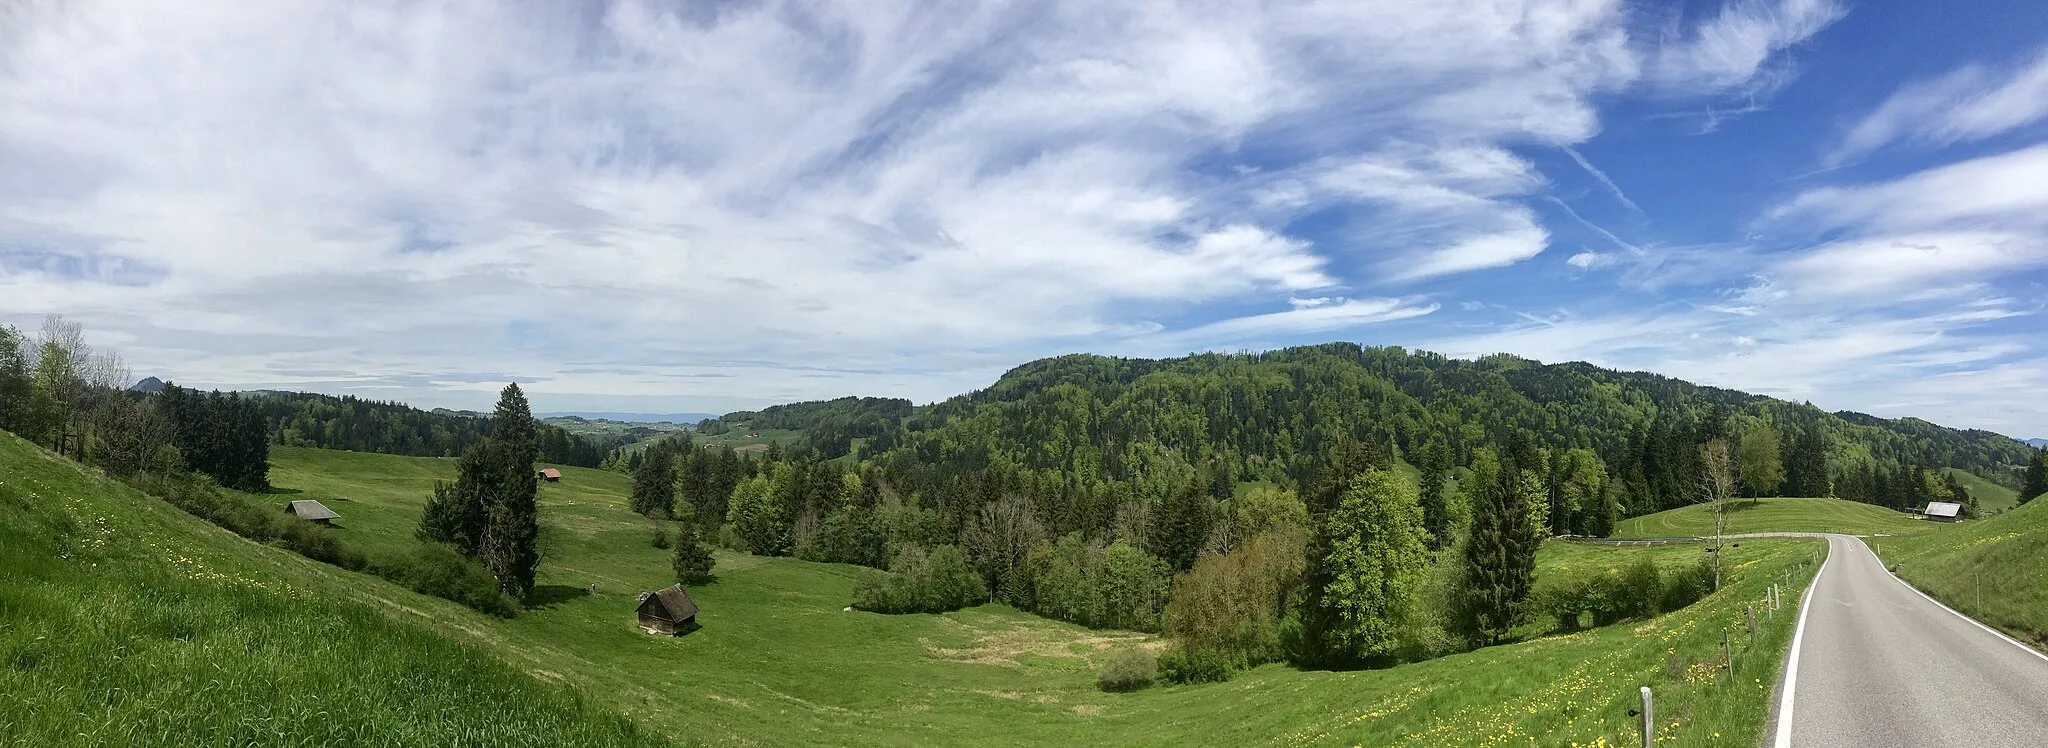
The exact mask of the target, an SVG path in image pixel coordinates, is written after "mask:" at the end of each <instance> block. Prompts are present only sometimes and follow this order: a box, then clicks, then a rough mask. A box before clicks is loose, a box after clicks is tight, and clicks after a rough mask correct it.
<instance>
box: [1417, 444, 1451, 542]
mask: <svg viewBox="0 0 2048 748" xmlns="http://www.w3.org/2000/svg"><path fill="white" fill-rule="evenodd" d="M1421 467H1422V485H1421V489H1422V490H1421V502H1422V527H1423V530H1425V531H1426V532H1428V534H1429V547H1430V550H1437V549H1441V548H1443V547H1444V546H1446V545H1449V544H1450V542H1451V508H1450V499H1449V497H1447V496H1445V495H1444V487H1445V485H1446V484H1447V483H1449V482H1450V473H1451V448H1450V447H1449V446H1448V445H1445V444H1444V443H1443V442H1441V441H1437V440H1431V441H1430V442H1429V446H1426V447H1423V448H1422V466H1421Z"/></svg>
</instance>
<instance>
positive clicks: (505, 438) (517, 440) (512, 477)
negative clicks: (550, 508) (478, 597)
mask: <svg viewBox="0 0 2048 748" xmlns="http://www.w3.org/2000/svg"><path fill="white" fill-rule="evenodd" d="M488 441H489V442H491V444H492V448H491V450H490V451H491V452H492V453H493V456H494V457H495V458H496V459H494V460H490V461H489V462H490V463H491V464H489V465H488V467H487V468H486V469H487V470H489V471H490V476H489V477H488V478H486V482H487V483H488V484H489V485H490V486H491V488H492V491H491V492H490V494H487V501H486V502H485V504H484V535H483V539H482V542H481V543H480V544H479V545H478V547H477V556H478V557H479V559H480V560H482V561H483V563H484V568H486V569H489V570H490V571H491V574H492V575H493V576H496V577H497V578H498V587H499V588H500V589H501V590H503V591H504V592H505V594H506V595H508V596H510V597H511V598H513V599H515V600H518V599H523V598H525V597H526V593H527V591H528V590H531V589H533V574H534V570H535V569H536V568H537V567H539V565H540V553H539V548H538V547H537V541H538V540H539V539H540V513H539V497H540V481H539V478H538V477H537V476H536V475H535V474H534V470H533V463H534V460H535V459H537V458H538V457H539V445H538V443H537V441H536V439H535V428H534V423H533V409H532V407H530V406H529V405H527V402H526V394H525V393H523V392H521V391H519V385H518V384H508V385H505V389H504V391H503V392H502V393H500V394H499V395H498V407H497V410H496V411H495V412H494V413H493V414H492V415H491V438H490V439H489V440H488Z"/></svg>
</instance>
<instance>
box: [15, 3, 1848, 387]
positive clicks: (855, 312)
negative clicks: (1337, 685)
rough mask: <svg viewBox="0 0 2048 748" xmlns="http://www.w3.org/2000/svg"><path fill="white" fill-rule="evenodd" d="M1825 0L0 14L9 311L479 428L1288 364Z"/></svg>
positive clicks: (1450, 262) (1417, 298)
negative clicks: (1648, 106) (1149, 361)
mask: <svg viewBox="0 0 2048 748" xmlns="http://www.w3.org/2000/svg"><path fill="white" fill-rule="evenodd" d="M1770 8H1776V9H1777V10H1768V9H1770ZM1830 8H1833V6H1831V5H1827V4H1819V3H1813V2H1810V1H1809V0H1786V1H1785V2H1783V3H1781V4H1779V5H1763V4H1758V3H1753V2H1747V1H1746V0H1745V1H1744V2H1739V3H1737V4H1736V5H1733V6H1730V10H1728V11H1727V12H1724V13H1722V14H1720V15H1717V16H1714V17H1712V18H1710V19H1709V20H1708V21H1707V22H1706V24H1705V25H1704V26H1702V27H1700V28H1697V29H1692V28H1680V29H1675V30H1673V33H1672V35H1671V36H1670V38H1668V39H1652V38H1641V37H1633V38H1632V37H1631V31H1630V14H1631V12H1632V9H1631V8H1629V7H1628V6H1626V5H1625V4H1623V3H1622V2H1619V1H1618V0H1590V1H1582V2H1533V1H1532V2H1526V3H1505V4H1503V3H1496V2H1488V1H1481V0H1470V1H1469V2H1463V1H1461V2H1451V3H1448V4H1444V3H1438V4H1393V3H1354V2H1318V1H1315V0H1303V1H1302V2H1281V3H1274V4H1247V5H1233V6H1215V5H1211V4H1200V3H1180V2H1162V3H1151V4H1143V5H1121V6H1113V7H1106V6H1102V5H1100V4H1090V3H1070V2H1053V3H1043V2H1001V1H991V2H978V3H959V4H940V5H930V4H926V5H901V6H874V5H868V4H835V3H796V2H778V1H776V0H761V1H759V2H745V3H733V4H721V5H718V6H717V7H715V8H714V7H712V6H708V5H690V4H682V5H677V4H667V3H656V2H637V1H635V0H622V1H621V2H615V3H608V4H547V3H542V4H515V5H505V4H502V3H492V2H482V1H481V0H475V1H472V0H447V1H445V2H396V1H395V0H348V1H345V2H335V3H324V4H320V5H317V6H309V7H308V6H298V7H284V6H277V5H267V4H253V5H252V4H247V3H225V2H190V3H178V4H175V5H156V6H151V5H134V4H125V3H106V2H76V3H14V4H8V5H5V6H4V7H0V55H4V59H0V101H5V102H7V106H5V107H0V163H4V164H5V167H6V168H0V319H6V320H11V321H16V322H25V321H29V320H32V318H33V316H34V315H38V314H40V313H43V312H48V311H61V312H66V313H70V314H73V315H74V316H76V317H77V318H79V319H80V320H82V321H84V322H85V323H86V324H87V325H88V327H89V329H90V330H91V333H92V335H94V336H95V340H97V341H101V342H107V343H109V344H118V345H119V346H120V347H121V348H122V349H123V352H124V354H126V355H127V356H128V357H129V358H130V359H131V360H132V361H135V362H136V363H137V364H138V365H140V366H141V367H143V368H144V369H145V370H147V371H149V372H150V373H161V374H167V375H171V376H174V377H176V378H179V379H182V380H186V381H189V382H192V383H197V384H207V385H225V386H237V385H245V386H255V385H278V384H289V383H292V382H302V383H306V384H307V386H320V387H330V386H331V387H338V388H344V389H345V388H349V387H356V386H360V387H363V388H371V387H375V388H377V390H376V391H377V392H378V393H379V395H380V396H388V397H400V398H404V399H411V400H415V401H417V402H420V403H421V404H426V405H437V404H451V405H465V406H475V405H478V404H480V403H482V402H484V401H485V400H486V399H487V397H488V390H489V388H490V384H489V383H488V382H483V381H479V378H478V377H477V376H475V374H476V373H478V372H483V373H488V374H491V375H492V376H497V375H500V374H502V375H505V376H508V377H516V378H518V379H521V380H522V381H527V382H531V383H533V384H534V387H533V389H534V391H535V393H536V396H537V397H542V398H545V397H561V398H579V397H580V398H602V397H605V396H612V397H617V398H620V400H621V402H620V405H621V406H622V407H623V406H625V405H627V404H628V403H630V402H636V401H645V402H655V400H654V399H657V398H671V399H665V400H659V402H660V404H659V405H658V406H649V407H656V408H659V409H692V408H693V407H695V406H693V405H692V402H698V401H691V400H688V399H682V400H676V399H673V398H678V397H695V398H699V399H700V400H699V401H701V402H718V403H726V404H730V403H733V402H737V401H739V400H744V399H747V398H753V399H754V400H753V402H755V403H757V404H758V403H765V402H770V401H775V400H788V399H796V398H804V397H817V396H827V395H838V394H844V393H847V392H864V393H884V394H897V395H904V396H910V397H916V398H920V399H931V398H936V397H940V396H944V395H947V394H951V393H954V392H958V391H961V390H964V389H968V388H970V387H974V386H978V385H981V384H985V383H986V382H987V381H988V379H989V378H991V377H993V376H994V375H995V373H997V372H999V371H1000V370H1001V369H1003V368H1005V367H1007V366H1008V365H1011V364H1014V363H1016V362H1017V361H1020V360H1023V359H1027V358H1030V357H1034V356H1038V355H1044V354H1047V353H1058V352H1066V351H1071V350H1076V349H1083V350H1093V349H1099V348H1103V347H1114V346H1122V345H1125V344H1127V343H1129V342H1130V341H1133V340H1141V341H1143V340H1150V341H1154V342H1155V343H1156V345H1157V346H1161V347H1164V346H1180V347H1184V348H1187V349H1193V348H1200V347H1206V346H1211V345H1219V344H1223V343H1229V342H1239V341H1245V340H1265V341H1273V342H1289V341H1298V340H1300V339H1302V336H1327V335H1331V334H1334V333H1340V332H1344V331H1352V330H1358V329H1361V328H1362V326H1367V325H1383V324H1394V323H1399V322H1402V321H1404V320H1411V321H1412V320H1421V319H1426V317H1427V315H1429V314H1431V313H1433V312H1435V311H1436V310H1437V307H1436V306H1435V305H1434V304H1433V303H1430V302H1427V301H1426V300H1424V297H1423V296H1422V295H1421V293H1422V292H1420V291H1417V290H1416V289H1415V287H1416V286H1417V285H1418V284H1422V283H1433V284H1445V283H1449V282H1451V281H1452V280H1454V279H1457V278H1461V277H1468V276H1472V275H1476V274H1480V273H1482V272H1483V271H1494V272H1500V269H1502V268H1516V267H1517V266H1521V265H1525V264H1527V262H1528V260H1529V259H1530V258H1533V257H1537V256H1540V255H1541V254H1542V253H1544V252H1546V251H1547V250H1548V246H1549V244H1550V241H1551V235H1552V232H1551V229H1550V227H1546V226H1545V225H1543V221H1542V218H1541V216H1540V215H1539V214H1538V213H1537V212H1535V211H1534V210H1532V209H1531V207H1530V202H1531V201H1533V200H1536V199H1537V198H1538V196H1539V195H1540V194H1541V193H1543V192H1544V191H1545V190H1547V189H1548V181H1547V180H1546V179H1545V178H1544V177H1543V175H1542V174H1541V173H1539V171H1538V170H1537V168H1536V167H1535V166H1534V165H1532V164H1531V163H1530V162H1529V161H1528V160H1527V158H1525V157H1524V156H1523V155H1519V154H1518V152H1517V149H1526V148H1530V147H1532V144H1533V147H1538V148H1546V149H1547V148H1551V147H1571V146H1573V145H1574V144H1577V143H1581V142H1584V141H1585V140H1587V139H1589V138H1592V137H1594V136H1595V135H1597V134H1598V133H1599V132H1600V129H1601V109H1600V107H1601V99H1602V97H1609V96H1622V95H1627V94H1629V93H1630V92H1634V91H1638V90H1639V88H1640V87H1642V86H1643V85H1644V83H1645V81H1648V82H1649V83H1650V84H1651V85H1652V86H1654V87H1660V88H1665V87H1668V88H1675V89H1683V90H1684V91H1686V92H1692V93H1698V94H1702V95H1713V94H1716V93H1719V92H1720V91H1722V90H1724V89H1729V90H1735V89H1742V88H1744V87H1747V86H1749V85H1750V83H1751V81H1753V80H1754V79H1755V77H1756V76H1757V74H1758V73H1757V71H1759V70H1767V69H1768V68H1769V67H1770V65H1771V64H1772V60H1774V59H1777V58H1776V56H1777V55H1781V54H1782V53H1783V50H1785V49H1786V48H1788V47H1789V46H1791V45H1794V44H1797V43H1798V42H1799V41H1800V40H1803V39H1805V38H1807V37H1808V36H1810V35H1811V34H1812V33H1813V32H1814V30H1816V29H1817V28H1818V27H1819V26H1824V25H1825V19H1828V18H1830V17H1832V15H1833V13H1834V12H1833V11H1832V10H1829V9H1830ZM1758 19H1761V20H1758ZM1659 95H1660V96H1662V95H1664V94H1659ZM1632 186H1633V185H1632ZM1616 194H1617V196H1618V197H1619V198H1620V199H1622V200H1624V201H1626V197H1625V196H1621V195H1620V193H1619V190H1618V189H1617V190H1616ZM1361 289H1366V290H1361ZM1315 298H1330V299H1342V301H1333V302H1330V303H1326V304H1299V305H1297V304H1293V303H1291V302H1289V300H1291V299H1315ZM1246 309H1249V310H1254V312H1253V313H1251V314H1248V315H1245V316H1231V315H1232V313H1234V312H1224V311H1222V310H1246ZM1265 309H1279V310H1280V311H1272V312H1265V311H1257V310H1265ZM1161 320H1167V321H1169V322H1162V321H1161ZM280 359H289V360H288V361H281V360H280ZM819 361H831V362H834V365H835V366H836V367H837V368H835V370H834V371H832V372H828V373H829V374H830V375H831V376H834V377H838V379H834V380H829V381H821V380H819V379H818V377H816V376H815V375H816V374H819V373H820V372H816V371H812V370H810V369H807V368H806V367H811V366H815V365H816V363H817V362H819ZM280 366H282V368H279V367H280ZM324 371H349V372H357V373H358V375H357V376H354V377H335V376H328V375H311V374H307V373H306V372H324ZM294 372H297V373H294ZM712 375H717V376H712ZM351 382H353V383H356V384H353V385H352V384H350V383H351ZM679 392H683V393H688V394H687V395H678V393H679ZM706 407H709V406H706Z"/></svg>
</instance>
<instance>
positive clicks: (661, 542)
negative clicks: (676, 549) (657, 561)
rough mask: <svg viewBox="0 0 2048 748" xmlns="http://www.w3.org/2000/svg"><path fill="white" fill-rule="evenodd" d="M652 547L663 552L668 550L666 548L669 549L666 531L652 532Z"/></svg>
mask: <svg viewBox="0 0 2048 748" xmlns="http://www.w3.org/2000/svg"><path fill="white" fill-rule="evenodd" d="M653 545H654V547H656V548H660V549H662V550H664V551H665V550H668V548H669V545H670V543H669V542H668V531H667V530H655V531H654V541H653Z"/></svg>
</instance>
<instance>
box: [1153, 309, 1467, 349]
mask: <svg viewBox="0 0 2048 748" xmlns="http://www.w3.org/2000/svg"><path fill="white" fill-rule="evenodd" d="M1311 301H1312V302H1313V303H1309V304H1298V303H1297V304H1295V305H1294V308H1293V309H1289V310H1287V311H1284V312H1272V313H1270V314H1258V315H1252V316H1248V317H1236V318H1232V319H1226V320H1222V321H1219V322H1212V323H1209V324H1206V325H1202V326H1200V327H1197V328H1193V329H1190V330H1187V331H1185V332H1183V333H1180V334H1177V335H1174V336H1172V338H1174V339H1178V340H1186V341H1239V340H1245V339H1247V338H1253V337H1257V336H1261V335H1266V336H1271V335H1284V334H1299V333H1314V332H1331V331H1336V330H1347V329H1350V328H1354V327H1362V326H1364V325H1369V324H1373V323H1378V322H1393V321H1397V320H1404V319H1413V318H1415V317H1420V316H1423V315H1425V314H1430V313H1432V312H1435V311H1436V310H1437V309H1438V305H1436V304H1421V303H1416V302H1412V301H1407V300H1403V299H1314V300H1311Z"/></svg>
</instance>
